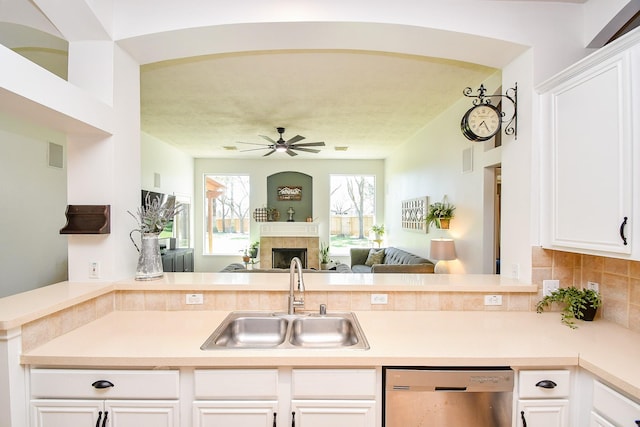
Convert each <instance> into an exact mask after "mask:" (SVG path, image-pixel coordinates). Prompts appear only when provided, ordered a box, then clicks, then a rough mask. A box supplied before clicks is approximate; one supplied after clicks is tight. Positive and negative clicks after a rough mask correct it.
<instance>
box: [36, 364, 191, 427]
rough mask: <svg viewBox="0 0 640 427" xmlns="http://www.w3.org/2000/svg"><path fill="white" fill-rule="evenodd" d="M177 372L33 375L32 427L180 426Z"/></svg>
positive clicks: (54, 372) (64, 371)
mask: <svg viewBox="0 0 640 427" xmlns="http://www.w3.org/2000/svg"><path fill="white" fill-rule="evenodd" d="M178 378H179V373H178V371H125V370H122V371H120V370H80V369H78V370H75V369H32V370H31V389H30V393H31V401H30V406H31V426H32V427H63V426H65V427H66V426H74V427H83V426H87V427H94V426H98V427H106V426H109V427H147V426H148V427H179V408H180V404H179V400H178V399H179V381H178Z"/></svg>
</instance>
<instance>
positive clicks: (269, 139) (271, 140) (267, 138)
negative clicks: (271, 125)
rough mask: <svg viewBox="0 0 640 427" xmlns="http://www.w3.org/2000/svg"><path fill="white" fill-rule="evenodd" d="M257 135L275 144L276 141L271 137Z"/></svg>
mask: <svg viewBox="0 0 640 427" xmlns="http://www.w3.org/2000/svg"><path fill="white" fill-rule="evenodd" d="M258 136H259V137H260V138H264V139H266V140H267V141H269V142H270V143H272V144H275V143H276V142H275V141H274V140H273V139H271V138H269V137H268V136H266V135H258Z"/></svg>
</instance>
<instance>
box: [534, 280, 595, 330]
mask: <svg viewBox="0 0 640 427" xmlns="http://www.w3.org/2000/svg"><path fill="white" fill-rule="evenodd" d="M552 303H558V304H560V305H562V306H563V308H562V323H564V324H565V325H567V326H568V327H570V328H571V329H575V328H577V326H576V325H575V322H574V321H573V320H574V319H582V318H583V317H584V313H585V311H586V310H587V308H588V307H590V308H593V309H596V308H598V307H600V306H601V305H602V299H601V298H600V294H599V293H598V292H597V291H594V290H593V289H578V288H576V287H574V286H570V287H568V288H558V289H556V290H555V291H553V292H551V293H550V294H549V295H546V296H545V297H543V298H542V299H541V300H540V301H538V303H537V304H536V312H538V313H542V312H543V311H544V309H545V308H548V307H549V306H550V305H551V304H552Z"/></svg>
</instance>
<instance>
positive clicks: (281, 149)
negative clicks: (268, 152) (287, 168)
mask: <svg viewBox="0 0 640 427" xmlns="http://www.w3.org/2000/svg"><path fill="white" fill-rule="evenodd" d="M276 151H277V152H278V153H286V152H287V146H286V145H278V146H277V147H276Z"/></svg>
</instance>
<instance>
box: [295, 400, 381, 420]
mask: <svg viewBox="0 0 640 427" xmlns="http://www.w3.org/2000/svg"><path fill="white" fill-rule="evenodd" d="M375 408H376V402H375V400H293V401H292V402H291V412H292V413H291V414H289V415H290V419H289V423H288V424H285V426H290V425H293V423H292V421H294V420H295V425H296V426H303V427H327V426H330V427H375V422H376V410H375ZM294 414H295V415H294Z"/></svg>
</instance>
